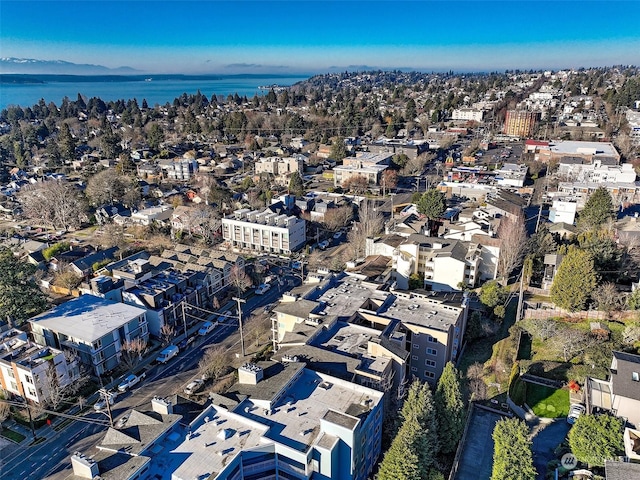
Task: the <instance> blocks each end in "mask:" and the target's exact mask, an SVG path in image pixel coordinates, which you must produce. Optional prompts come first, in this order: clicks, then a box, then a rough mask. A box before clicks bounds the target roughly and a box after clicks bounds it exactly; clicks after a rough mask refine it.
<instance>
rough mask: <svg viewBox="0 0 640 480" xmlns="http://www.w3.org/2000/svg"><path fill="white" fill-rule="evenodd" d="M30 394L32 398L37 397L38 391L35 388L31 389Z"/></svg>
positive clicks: (29, 389)
mask: <svg viewBox="0 0 640 480" xmlns="http://www.w3.org/2000/svg"><path fill="white" fill-rule="evenodd" d="M28 392H29V395H31V396H32V397H37V395H36V391H35V390H34V389H33V388H31V387H29V388H28Z"/></svg>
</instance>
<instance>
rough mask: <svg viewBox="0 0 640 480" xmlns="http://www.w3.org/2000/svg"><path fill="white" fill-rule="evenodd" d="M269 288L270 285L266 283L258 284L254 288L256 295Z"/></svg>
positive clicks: (263, 292)
mask: <svg viewBox="0 0 640 480" xmlns="http://www.w3.org/2000/svg"><path fill="white" fill-rule="evenodd" d="M270 288H271V285H269V284H268V283H261V284H260V285H258V288H256V295H264V294H265V293H267V292H268V291H269V289H270Z"/></svg>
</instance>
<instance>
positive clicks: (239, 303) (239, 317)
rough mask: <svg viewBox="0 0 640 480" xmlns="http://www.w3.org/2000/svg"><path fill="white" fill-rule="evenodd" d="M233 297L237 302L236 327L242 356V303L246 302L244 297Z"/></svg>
mask: <svg viewBox="0 0 640 480" xmlns="http://www.w3.org/2000/svg"><path fill="white" fill-rule="evenodd" d="M233 299H234V300H235V301H236V302H238V327H239V329H240V348H241V349H242V358H244V356H245V351H244V332H243V331H242V305H241V304H243V303H245V302H246V300H245V299H244V298H240V297H233Z"/></svg>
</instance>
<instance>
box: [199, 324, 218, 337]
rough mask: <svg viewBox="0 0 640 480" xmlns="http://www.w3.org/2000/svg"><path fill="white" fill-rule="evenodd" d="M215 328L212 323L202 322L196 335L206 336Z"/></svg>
mask: <svg viewBox="0 0 640 480" xmlns="http://www.w3.org/2000/svg"><path fill="white" fill-rule="evenodd" d="M214 328H215V324H214V323H213V322H204V323H203V324H202V326H201V327H200V329H199V330H198V335H202V336H205V335H208V334H209V333H211V332H212V331H213V329H214Z"/></svg>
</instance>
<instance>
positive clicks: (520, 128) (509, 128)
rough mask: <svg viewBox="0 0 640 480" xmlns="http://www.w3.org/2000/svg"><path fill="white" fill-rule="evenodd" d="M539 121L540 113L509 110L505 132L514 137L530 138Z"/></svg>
mask: <svg viewBox="0 0 640 480" xmlns="http://www.w3.org/2000/svg"><path fill="white" fill-rule="evenodd" d="M539 120H540V112H529V111H526V110H507V114H506V117H505V119H504V129H503V132H504V134H505V135H509V136H512V137H530V136H531V135H533V132H534V131H535V127H536V125H537V123H538V121H539Z"/></svg>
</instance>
